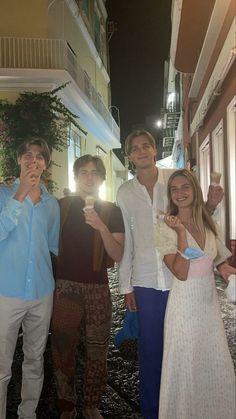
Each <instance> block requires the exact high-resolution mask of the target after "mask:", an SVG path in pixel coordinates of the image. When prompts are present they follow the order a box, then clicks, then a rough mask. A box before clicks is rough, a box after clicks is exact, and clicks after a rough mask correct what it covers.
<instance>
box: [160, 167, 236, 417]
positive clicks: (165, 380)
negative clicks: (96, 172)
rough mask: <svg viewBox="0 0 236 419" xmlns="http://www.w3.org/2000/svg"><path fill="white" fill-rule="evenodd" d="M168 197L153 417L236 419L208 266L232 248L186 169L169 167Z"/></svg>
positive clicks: (229, 361) (229, 367)
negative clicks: (169, 278)
mask: <svg viewBox="0 0 236 419" xmlns="http://www.w3.org/2000/svg"><path fill="white" fill-rule="evenodd" d="M168 197H169V209H168V215H166V216H165V219H164V222H163V221H162V222H158V223H157V227H156V234H155V236H156V237H155V239H156V246H157V251H158V252H159V253H160V255H161V256H162V257H163V259H164V262H165V264H166V265H167V267H168V268H169V270H170V271H172V273H173V274H174V279H173V287H172V289H171V292H170V295H169V298H168V305H167V311H166V316H165V335H164V336H165V337H164V356H163V364H162V378H161V391H160V408H159V419H235V376H234V368H233V363H232V359H231V356H230V353H229V349H228V344H227V340H226V335H225V331H224V326H223V322H222V318H221V313H220V308H219V303H218V298H217V291H216V287H215V282H214V272H213V269H214V265H215V266H216V265H218V264H220V263H221V262H224V260H226V259H227V258H228V257H229V256H230V252H229V251H228V249H227V248H226V247H225V246H224V245H223V244H222V243H221V242H220V240H219V239H218V237H217V231H216V227H215V225H214V223H213V221H212V219H211V217H210V216H209V215H208V213H207V211H206V209H205V206H204V203H203V198H202V192H201V188H200V186H199V184H198V181H197V179H196V178H195V176H194V175H193V174H192V173H191V172H189V171H187V170H178V171H176V172H174V173H173V174H172V176H171V177H170V179H169V183H168ZM219 255H221V259H220V258H219ZM228 266H229V265H228ZM229 268H230V269H228V271H229V273H233V272H236V269H234V268H233V267H229ZM226 272H227V269H226ZM226 277H227V273H226V275H225V278H226Z"/></svg>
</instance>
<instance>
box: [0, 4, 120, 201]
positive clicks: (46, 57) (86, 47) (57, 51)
mask: <svg viewBox="0 0 236 419" xmlns="http://www.w3.org/2000/svg"><path fill="white" fill-rule="evenodd" d="M0 13H1V26H0V98H1V99H8V100H10V101H14V100H16V98H17V96H18V95H19V93H21V92H23V91H38V92H43V91H48V90H51V89H54V88H56V87H58V86H60V85H62V84H64V83H66V82H69V83H68V84H67V85H66V87H65V88H64V89H63V90H61V91H60V92H59V95H60V97H61V99H62V101H63V103H64V104H65V105H66V106H67V108H68V109H70V110H71V111H72V112H73V113H74V114H75V115H78V116H79V118H80V120H79V122H80V125H81V127H82V128H83V129H84V130H85V131H86V132H87V135H84V134H83V133H82V132H81V131H79V130H77V129H75V128H73V127H69V128H68V148H67V149H66V150H64V151H63V152H54V153H53V160H54V161H55V162H56V163H57V165H54V166H52V179H53V180H54V181H55V182H56V183H57V186H58V188H59V189H58V192H57V195H58V196H59V197H61V196H63V189H64V188H70V189H71V191H73V190H74V187H75V185H74V179H73V172H72V167H73V162H74V160H75V158H76V157H79V156H80V155H83V154H87V153H90V154H97V155H100V156H101V157H102V159H103V160H104V163H105V166H106V169H107V179H106V183H105V185H104V186H103V193H102V196H103V197H104V198H106V199H108V200H111V201H114V200H115V195H116V190H117V188H118V187H119V185H120V184H121V183H122V181H123V179H122V177H124V176H125V172H124V170H125V169H124V167H123V166H122V165H121V163H120V162H119V161H117V158H116V156H114V154H113V152H112V149H113V148H119V147H120V128H119V126H118V124H117V121H115V119H114V118H113V117H112V113H111V107H110V76H109V60H108V43H107V12H106V8H105V1H104V0H22V1H20V2H19V1H18V0H9V1H5V2H1V5H0Z"/></svg>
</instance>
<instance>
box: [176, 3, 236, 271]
mask: <svg viewBox="0 0 236 419" xmlns="http://www.w3.org/2000/svg"><path fill="white" fill-rule="evenodd" d="M235 28H236V3H235V0H224V1H222V0H211V1H205V0H199V1H198V2H196V1H195V0H178V1H177V0H174V1H173V4H172V37H171V48H170V60H171V64H170V68H171V69H172V70H170V71H169V83H171V81H172V82H173V80H176V76H177V75H178V77H180V93H181V105H180V120H179V124H178V127H177V130H176V134H175V144H176V145H178V144H181V146H180V147H182V150H183V152H182V155H183V157H184V160H185V164H187V162H190V164H191V167H192V169H193V170H195V171H196V173H197V175H198V177H199V180H200V183H201V186H202V189H203V194H204V197H205V199H206V194H207V190H208V185H209V183H210V173H211V172H213V171H215V172H220V173H221V180H220V184H221V185H222V187H223V188H224V190H225V197H224V200H223V202H222V203H221V204H220V208H219V211H220V214H219V224H220V227H221V231H222V237H223V240H225V242H226V243H227V245H228V246H229V248H231V251H232V253H233V258H232V259H233V263H234V265H235V266H236V216H235V214H236V183H235V180H236V165H235V162H236V60H235V58H236V44H235V41H236V35H235ZM173 91H175V89H173ZM169 93H171V92H169Z"/></svg>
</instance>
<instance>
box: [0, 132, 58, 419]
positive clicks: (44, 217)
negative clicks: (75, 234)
mask: <svg viewBox="0 0 236 419" xmlns="http://www.w3.org/2000/svg"><path fill="white" fill-rule="evenodd" d="M17 159H18V164H19V166H20V177H19V178H18V179H16V181H15V182H14V183H13V185H12V186H10V187H9V186H3V185H1V186H0V278H1V280H0V418H1V419H5V418H6V397H7V386H8V383H9V381H10V378H11V365H12V361H13V355H14V351H15V347H16V342H17V337H18V332H19V329H20V326H22V330H23V351H24V361H23V366H22V389H21V399H22V400H21V404H20V405H19V408H18V416H19V419H26V418H27V419H36V413H35V410H36V407H37V404H38V400H39V397H40V393H41V389H42V385H43V353H44V349H45V346H46V342H47V337H48V330H49V324H50V318H51V311H52V301H53V290H54V278H53V274H52V266H51V259H50V252H52V253H54V254H55V255H57V252H58V236H59V206H58V203H57V201H56V199H55V198H54V197H52V196H51V195H50V194H49V193H48V192H47V190H46V188H45V186H44V185H42V184H41V183H40V178H41V175H42V173H43V171H44V170H45V169H46V167H47V166H48V164H49V161H50V151H49V149H48V146H47V144H46V143H45V141H43V140H41V139H39V138H31V139H29V140H27V141H25V142H24V143H22V144H21V145H20V147H19V148H18V152H17Z"/></svg>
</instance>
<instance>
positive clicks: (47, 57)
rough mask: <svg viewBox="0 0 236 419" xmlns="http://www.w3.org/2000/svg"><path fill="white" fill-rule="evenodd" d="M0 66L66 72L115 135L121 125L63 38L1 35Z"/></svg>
mask: <svg viewBox="0 0 236 419" xmlns="http://www.w3.org/2000/svg"><path fill="white" fill-rule="evenodd" d="M0 68H15V69H19V68H25V69H48V70H54V69H55V70H59V69H63V70H66V71H68V73H69V74H70V75H71V77H72V78H73V79H74V80H75V82H76V83H77V85H78V86H79V88H80V89H81V90H82V92H84V93H85V95H86V96H87V98H88V99H89V101H90V103H91V104H92V106H93V107H94V108H95V109H96V111H97V112H98V113H99V114H100V115H101V116H102V118H103V119H104V121H105V122H106V124H107V125H108V127H109V128H110V129H111V131H112V132H113V134H114V135H115V137H116V138H120V128H119V126H118V125H117V123H116V121H115V120H114V118H113V117H112V115H111V113H110V111H109V109H108V108H107V107H106V105H105V104H104V102H103V100H102V98H101V95H99V93H98V92H97V90H96V89H95V87H94V86H93V84H92V83H91V80H90V78H89V76H88V75H87V73H86V72H85V71H84V69H83V68H82V67H81V65H80V64H79V61H78V59H77V57H76V56H75V55H74V54H73V52H72V51H71V49H70V48H69V47H68V45H67V42H66V41H65V40H64V39H41V38H13V37H2V38H0Z"/></svg>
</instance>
